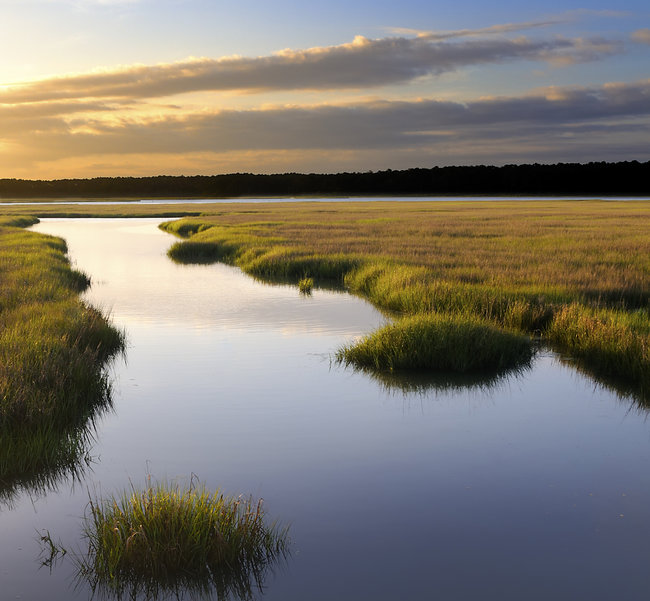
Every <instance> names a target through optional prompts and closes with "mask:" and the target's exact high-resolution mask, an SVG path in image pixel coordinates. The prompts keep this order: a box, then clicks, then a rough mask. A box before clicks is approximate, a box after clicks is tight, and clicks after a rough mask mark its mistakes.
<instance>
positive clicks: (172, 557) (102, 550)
mask: <svg viewBox="0 0 650 601" xmlns="http://www.w3.org/2000/svg"><path fill="white" fill-rule="evenodd" d="M84 531H85V536H86V539H87V540H88V553H87V554H86V555H84V556H82V557H81V558H80V559H79V560H78V563H79V569H80V570H79V571H80V575H81V576H82V577H83V578H85V579H86V580H88V581H90V583H91V584H92V588H93V590H96V589H98V588H99V589H101V590H103V591H112V592H117V593H119V594H120V595H122V594H124V593H126V592H128V593H129V594H130V596H131V598H135V595H136V593H138V592H147V593H153V592H156V593H160V594H163V593H165V592H169V591H174V590H186V591H187V590H189V591H193V592H204V593H205V594H206V596H207V597H209V596H210V595H209V594H208V593H209V592H210V591H211V590H216V592H217V598H219V599H225V598H230V597H229V595H233V596H234V598H241V599H248V598H252V593H253V590H254V589H255V588H258V589H260V588H261V585H262V581H263V577H264V573H265V571H266V570H267V569H268V568H269V567H270V566H271V565H272V564H273V563H275V562H276V561H277V560H278V559H279V558H281V557H283V556H284V555H285V554H286V553H287V545H288V542H287V529H286V528H280V527H278V526H277V525H275V524H268V523H267V522H266V518H265V512H264V510H263V508H262V501H261V500H259V501H253V500H252V499H250V498H242V497H227V496H224V495H223V494H222V493H220V492H219V491H215V492H209V491H207V490H206V489H205V487H203V486H190V487H189V488H181V487H180V486H178V485H169V484H165V483H159V484H152V483H151V482H149V483H148V484H147V486H146V487H145V488H144V489H142V490H137V489H135V488H134V487H132V488H131V489H129V490H126V491H124V492H123V493H122V494H120V495H118V496H116V497H110V498H108V499H104V500H98V499H91V501H90V504H89V512H88V515H87V516H86V523H85V527H84ZM147 598H158V596H157V595H152V596H151V597H150V596H147ZM202 598H203V597H202Z"/></svg>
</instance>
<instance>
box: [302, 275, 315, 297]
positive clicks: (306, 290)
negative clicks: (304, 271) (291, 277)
mask: <svg viewBox="0 0 650 601" xmlns="http://www.w3.org/2000/svg"><path fill="white" fill-rule="evenodd" d="M313 287H314V278H302V279H301V280H300V281H299V282H298V290H299V291H300V294H311V291H312V288H313Z"/></svg>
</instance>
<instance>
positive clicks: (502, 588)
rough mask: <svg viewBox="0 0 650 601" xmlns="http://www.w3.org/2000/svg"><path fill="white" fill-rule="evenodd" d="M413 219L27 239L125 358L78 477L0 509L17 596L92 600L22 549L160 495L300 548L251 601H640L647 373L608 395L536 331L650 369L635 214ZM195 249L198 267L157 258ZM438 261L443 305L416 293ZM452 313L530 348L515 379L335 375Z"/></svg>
mask: <svg viewBox="0 0 650 601" xmlns="http://www.w3.org/2000/svg"><path fill="white" fill-rule="evenodd" d="M416 204H417V205H420V206H419V208H417V209H415V208H412V205H408V204H406V205H401V206H397V204H396V203H389V204H386V203H383V204H381V203H377V205H375V204H374V203H363V205H361V204H359V205H355V204H354V203H351V204H350V205H349V206H348V205H346V210H347V211H351V212H352V214H353V217H351V214H350V213H348V214H347V215H346V216H345V219H343V218H341V216H340V215H338V216H337V212H336V210H335V209H333V208H330V207H329V206H327V205H323V204H321V203H318V206H313V207H312V208H311V209H307V208H305V207H303V206H302V205H300V207H298V208H296V207H292V208H290V209H284V208H283V206H282V203H272V204H270V205H269V206H265V207H250V206H246V205H245V204H244V205H241V204H240V205H238V207H237V209H236V210H228V209H226V208H224V207H223V206H220V207H218V208H215V207H212V208H211V209H210V211H207V212H208V213H210V212H211V214H208V215H202V216H196V217H192V218H190V219H189V220H185V221H178V222H172V223H171V224H169V225H163V227H164V228H166V229H167V230H169V231H173V232H175V233H177V234H181V235H182V236H184V237H185V238H188V241H181V242H180V243H175V240H174V238H173V237H172V236H170V235H169V234H168V233H165V232H164V231H161V229H160V228H159V226H160V225H161V224H162V223H164V222H166V221H168V219H162V218H160V217H156V218H146V219H114V218H109V217H104V218H101V219H97V218H92V219H42V221H41V223H39V224H38V225H35V226H33V228H32V230H33V231H36V232H40V233H47V234H52V235H55V236H58V237H61V238H63V239H65V240H66V241H67V246H68V249H69V256H70V258H71V260H72V263H73V267H75V269H77V270H79V271H80V272H83V273H85V274H87V275H88V276H89V277H90V279H91V281H92V285H91V287H90V288H88V289H87V290H86V291H85V292H84V293H83V298H84V301H85V302H86V303H87V304H88V306H89V307H94V308H96V309H98V310H99V311H101V312H103V313H104V314H110V316H111V321H112V323H113V325H114V328H116V330H117V331H119V332H124V336H125V339H126V344H125V351H124V353H123V354H117V355H115V356H114V358H113V360H112V362H111V363H110V364H109V365H108V367H107V370H106V371H105V377H106V378H107V379H108V380H107V381H109V382H110V399H107V401H108V400H109V401H110V402H106V403H104V404H101V405H100V406H99V408H98V409H97V410H96V411H95V412H94V413H93V414H92V415H90V416H87V418H86V419H85V422H84V423H85V424H86V425H88V427H87V428H85V429H83V436H82V440H83V452H82V453H80V455H81V456H82V458H83V461H81V462H79V461H76V459H75V458H73V465H74V466H79V467H80V469H77V470H76V471H75V470H67V469H63V470H59V471H57V470H53V471H49V472H47V474H49V475H48V477H47V478H45V479H40V480H38V483H37V484H35V483H34V481H33V480H30V479H25V480H24V481H22V482H21V483H20V486H14V487H13V489H11V493H12V494H11V495H8V496H7V501H6V502H5V503H4V504H3V505H2V506H1V507H0V531H1V532H2V541H3V542H2V546H1V548H0V559H1V561H2V566H3V567H2V583H3V590H4V591H6V593H5V594H6V595H7V597H8V598H13V597H16V596H18V595H21V596H22V597H23V598H30V599H41V598H43V599H69V598H79V599H85V598H88V597H89V596H90V594H91V588H90V587H89V585H88V584H87V583H84V582H79V581H78V580H75V570H74V565H73V563H72V562H70V561H67V560H66V558H65V557H64V558H62V559H61V560H60V561H58V562H57V564H56V565H54V566H53V567H52V569H51V570H49V569H47V567H46V568H42V567H40V564H39V560H38V554H39V549H38V544H37V543H36V542H35V536H34V533H35V532H43V531H48V532H51V533H52V535H53V536H55V538H56V539H57V540H60V542H61V544H62V545H63V546H64V547H65V548H66V549H74V548H81V547H82V546H83V542H82V535H83V533H82V530H81V527H80V526H81V518H82V517H83V515H84V513H85V511H87V506H88V502H89V500H88V499H89V492H88V491H89V490H92V491H97V490H100V491H104V492H105V493H107V494H108V495H109V496H110V494H112V493H113V492H114V491H115V490H122V489H124V488H125V486H126V485H128V483H129V482H135V483H136V484H138V483H139V482H141V481H143V480H144V477H145V474H147V473H151V474H154V475H155V476H156V477H158V478H160V479H166V480H170V481H180V482H189V481H191V479H192V478H193V475H194V474H196V475H197V476H198V477H199V478H200V479H201V481H202V482H205V483H206V485H207V486H208V488H210V489H212V490H214V489H220V490H223V491H224V492H226V493H227V494H231V495H235V496H236V495H240V494H243V495H248V494H251V495H253V496H254V497H255V498H261V497H263V498H264V504H265V507H266V508H267V510H268V513H269V515H271V516H273V518H277V519H278V520H279V521H280V523H285V524H290V530H289V533H290V552H289V553H288V554H287V557H286V561H285V562H283V563H281V564H278V565H274V566H272V569H269V570H268V571H267V572H265V573H264V574H263V576H264V578H263V582H260V584H261V586H262V587H263V593H262V592H256V591H254V595H255V596H260V597H263V598H264V599H270V600H275V599H284V600H287V599H289V600H291V599H316V600H318V599H332V598H337V599H344V600H345V599H350V600H352V599H370V598H372V599H380V600H381V599H396V598H413V599H428V598H432V597H434V596H441V597H442V598H450V599H451V598H453V599H470V598H475V597H478V596H479V595H480V596H482V597H487V598H499V599H520V598H522V597H525V598H530V599H548V598H550V597H552V598H556V599H573V598H576V597H578V598H580V597H590V598H593V599H603V600H604V599H611V598H615V597H616V598H625V599H644V598H646V597H647V592H648V590H650V588H649V587H650V577H649V576H648V574H647V570H646V569H645V564H646V563H647V561H646V560H647V557H648V553H649V552H650V542H649V541H650V536H648V535H649V534H650V532H649V531H650V509H648V508H649V507H650V478H649V477H648V473H649V471H648V463H649V462H650V436H649V433H650V431H649V430H648V420H647V411H648V410H647V405H646V400H645V396H644V395H645V393H644V388H643V382H644V378H645V377H646V375H644V374H646V370H647V367H644V364H643V362H642V361H641V363H640V365H641V367H638V366H637V367H635V368H634V369H637V370H640V372H638V373H640V374H641V376H640V377H638V378H637V377H636V376H634V373H637V372H630V373H631V374H632V375H630V374H623V375H622V376H621V374H620V373H619V374H618V375H616V377H614V376H612V374H611V373H610V372H609V371H608V369H603V368H602V364H601V363H599V362H598V361H596V362H593V361H592V362H591V363H589V362H588V363H583V362H581V359H582V358H581V356H580V354H579V353H577V352H575V351H574V350H572V349H571V347H569V345H568V344H566V343H564V342H562V344H560V342H557V344H556V345H555V346H554V343H555V342H556V340H555V339H554V338H551V336H550V335H549V336H547V337H546V338H544V339H543V337H540V335H539V332H541V330H542V328H545V327H546V326H547V325H548V324H549V323H552V321H551V320H552V319H555V318H556V317H557V316H559V317H560V318H561V319H564V320H566V321H567V322H568V323H571V324H576V323H577V324H580V323H581V322H580V320H581V319H582V320H585V319H586V320H587V321H588V320H589V319H591V320H592V321H588V325H589V324H590V327H598V324H606V325H612V324H613V325H612V327H613V328H614V327H615V328H619V329H615V333H614V334H611V336H613V337H616V338H617V340H618V339H620V338H621V335H620V332H621V331H622V330H621V329H620V327H622V326H621V323H623V326H625V328H627V329H626V330H625V331H626V332H628V335H629V336H630V337H631V338H630V342H629V344H628V346H631V347H634V345H635V344H638V345H640V346H641V347H642V346H643V345H642V343H639V342H638V341H639V340H641V341H642V340H644V338H643V337H644V336H647V329H646V328H647V325H646V321H644V319H645V317H646V314H645V313H644V311H647V298H648V297H647V293H648V290H647V287H648V279H647V275H648V267H647V260H648V255H647V254H645V250H646V249H647V245H648V244H649V242H648V237H647V233H644V232H647V230H646V229H645V226H646V225H647V219H648V209H647V208H646V206H647V205H644V203H628V204H627V205H626V206H627V207H628V208H626V209H617V210H613V208H612V205H611V204H607V203H602V204H599V203H593V204H592V206H589V207H588V210H586V209H585V206H586V205H585V204H584V203H582V204H581V203H571V204H567V205H562V213H561V214H558V210H557V206H556V205H549V203H538V204H533V205H528V207H527V211H528V214H529V215H530V218H529V219H525V218H524V216H523V214H522V215H520V216H519V217H518V215H517V211H514V215H513V210H512V208H511V207H510V205H507V204H506V203H497V204H496V205H494V206H491V207H490V209H491V211H490V212H489V213H483V214H480V212H472V211H471V210H470V209H469V208H467V207H466V206H465V205H463V204H462V203H460V204H459V205H458V207H456V211H455V212H454V210H453V209H454V207H451V208H450V207H441V208H438V209H435V210H431V209H429V207H428V206H424V205H421V203H414V204H413V206H415V205H416ZM439 204H443V203H439ZM23 209H24V207H23ZM106 210H107V211H108V212H109V213H110V210H122V208H119V207H118V208H114V209H108V208H107V209H106ZM202 210H203V209H202ZM415 211H420V212H419V213H416V212H415ZM423 211H424V213H423ZM435 211H438V213H437V214H436V215H438V216H440V217H444V218H445V219H446V221H445V220H443V219H439V220H438V226H437V229H436V230H435V235H433V234H431V233H430V232H431V229H432V225H431V223H432V222H431V221H429V222H427V223H425V222H424V220H423V214H425V213H435ZM450 212H451V214H450ZM288 213H290V214H291V219H288V218H287V214H288ZM397 213H399V214H400V216H401V222H402V225H401V226H399V227H397V228H395V226H394V223H395V222H396V221H399V219H396V215H397ZM409 213H412V217H413V218H412V219H411V220H409ZM459 215H461V217H462V218H461V217H459ZM429 216H431V215H429ZM506 219H508V220H509V221H507V223H506V225H505V226H504V221H505V220H506ZM517 219H519V221H517ZM324 220H325V223H324ZM468 220H469V221H470V222H472V223H473V228H472V229H469V228H468ZM513 220H514V221H513ZM513 223H517V226H516V227H515V226H513ZM386 224H389V225H391V228H388V229H387V228H386ZM477 224H478V225H477ZM594 224H598V225H600V226H601V227H600V228H599V229H598V230H596V229H594ZM23 225H25V224H23ZM353 225H354V227H353ZM476 227H478V228H479V232H480V234H481V235H480V236H477V235H476V232H477V230H476ZM499 228H500V229H499ZM504 229H505V230H506V231H507V232H508V236H507V237H505V238H504V237H503V235H501V236H500V235H499V231H503V230H504ZM314 232H316V233H317V235H314ZM427 232H429V234H428V235H425V234H426V233H427ZM518 232H523V233H522V234H521V235H518ZM540 232H541V235H540V234H539V233H540ZM621 232H625V235H621ZM407 234H408V235H407ZM382 236H384V238H383V239H382ZM386 236H388V238H386ZM563 236H565V237H566V236H569V237H571V238H572V239H573V240H578V241H581V244H580V245H578V246H576V245H575V244H574V245H573V246H572V247H571V248H570V246H571V245H569V244H568V243H564V242H563V240H564V239H565V238H563ZM423 238H426V239H427V241H428V243H429V244H434V243H435V244H436V245H437V246H436V247H435V249H433V250H431V249H429V250H426V252H425V250H424V249H423V248H422V243H421V240H422V239H423ZM193 239H194V240H193ZM387 239H390V240H391V241H392V242H391V244H392V246H391V245H390V244H386V240H387ZM410 241H414V242H410ZM486 241H487V246H486ZM192 242H194V243H197V244H204V245H205V246H204V247H203V248H202V251H201V252H205V253H207V255H205V254H203V255H199V256H198V260H197V255H196V253H194V254H192V253H190V255H188V256H189V258H190V263H189V264H188V262H187V258H188V256H186V257H185V258H184V262H183V261H180V262H179V261H178V258H179V257H178V255H176V256H174V253H175V251H173V250H172V251H171V252H170V254H171V256H172V257H174V258H175V259H176V261H172V260H171V259H170V258H169V257H168V256H167V255H168V251H169V250H170V247H172V248H173V247H174V245H175V244H177V245H178V244H179V246H176V248H177V249H178V248H182V246H183V245H184V244H189V243H192ZM443 242H445V243H447V244H446V245H445V244H443ZM380 247H381V248H380ZM185 248H186V249H187V247H185ZM382 248H383V249H384V250H382ZM341 249H343V251H342V250H341ZM400 249H402V251H400ZM488 250H490V251H491V253H492V254H491V255H488V254H487V251H488ZM605 250H606V252H605ZM445 251H446V252H445ZM176 252H177V251H176ZM544 253H546V255H545V254H544ZM548 253H551V254H552V260H550V261H549V260H548ZM368 257H372V260H371V261H368V260H367V258H368ZM449 257H454V265H453V266H452V267H453V278H447V281H446V283H447V284H449V286H448V287H446V288H445V287H440V286H438V287H437V288H436V287H433V288H431V287H430V284H431V280H430V278H431V276H430V273H431V271H432V270H433V271H435V272H436V273H438V274H440V273H441V270H442V269H443V267H444V266H443V263H444V262H445V261H447V262H449ZM495 257H496V259H495ZM544 257H546V260H543V259H544ZM287 258H288V259H289V260H287ZM181 259H183V257H181ZM215 259H219V260H220V261H222V262H217V263H215V262H213V261H214V260H215ZM390 260H392V261H396V260H397V261H398V262H399V265H398V267H399V268H398V269H395V268H394V265H393V264H391V262H390ZM223 261H225V262H226V263H230V264H224V262H223ZM567 265H572V266H573V268H572V269H570V270H567V269H565V268H566V266H567ZM269 266H270V267H269ZM242 269H243V270H244V271H246V272H247V273H248V274H250V275H247V273H244V272H243V271H242ZM561 272H562V273H561ZM251 276H255V277H251ZM307 277H309V278H313V288H312V287H310V292H309V293H308V294H305V293H302V294H301V293H300V291H299V289H298V285H297V284H298V280H299V279H300V278H307ZM343 278H346V280H345V284H346V285H347V290H352V291H354V292H356V293H357V294H360V295H361V296H363V297H365V298H370V299H372V301H373V302H374V303H375V304H376V305H377V306H379V307H382V309H383V310H384V311H389V313H382V312H380V311H379V310H377V309H376V308H375V307H373V306H372V305H371V304H370V303H369V302H368V301H367V300H365V299H364V298H361V297H359V296H353V295H351V294H349V292H346V291H344V290H343V289H342V287H341V284H342V283H343V281H342V280H343ZM271 279H273V280H274V281H271ZM506 281H507V282H509V283H510V284H511V288H510V289H509V290H508V291H507V292H508V294H507V295H503V296H498V295H497V297H496V298H497V300H498V301H499V302H495V301H494V299H495V296H494V295H492V296H489V294H490V293H491V291H494V289H495V288H496V287H497V285H498V287H499V289H500V290H503V289H504V288H505V282H506ZM451 283H454V284H455V285H456V286H455V289H456V290H457V289H458V288H459V287H460V288H461V292H462V294H461V295H458V294H456V293H454V294H452V293H450V291H449V290H450V289H451V288H454V286H451ZM409 287H410V288H411V289H410V290H409ZM79 288H82V287H79ZM542 288H543V292H544V294H543V296H544V300H543V301H542V300H540V289H542ZM391 291H392V292H391ZM395 291H402V294H401V295H400V294H397V293H395ZM403 291H406V292H403ZM459 296H462V302H463V303H465V305H466V304H467V303H468V302H469V304H472V303H474V305H473V306H480V307H489V310H488V311H486V312H485V314H484V315H482V316H481V319H483V320H488V321H489V322H490V323H489V327H492V328H499V331H500V332H503V333H504V335H506V334H507V335H508V336H516V337H517V339H518V340H519V339H520V338H521V336H522V333H523V332H525V333H527V335H528V336H531V334H532V338H531V340H532V343H531V345H532V348H533V349H534V353H532V355H531V356H530V357H529V361H527V362H526V363H525V365H523V366H522V367H519V368H515V369H511V370H508V369H506V370H502V371H501V372H499V373H498V374H494V373H483V372H481V371H479V372H477V373H474V372H473V373H465V372H464V371H463V370H460V371H461V373H456V374H449V373H446V372H443V373H437V374H434V375H427V374H422V373H419V372H418V373H415V374H408V373H407V374H404V373H401V372H399V370H397V371H395V370H390V369H388V370H386V369H384V370H379V371H376V370H371V371H367V370H364V369H354V368H353V367H352V366H347V367H346V366H345V364H344V363H342V362H339V361H337V360H336V355H337V352H339V351H340V350H341V349H342V348H344V347H345V346H346V345H350V346H352V345H354V344H356V342H357V341H358V340H359V339H361V338H362V337H364V336H366V335H369V334H372V333H373V332H376V331H377V330H378V328H380V327H382V326H384V325H386V324H387V323H388V322H390V321H393V320H394V319H395V315H396V311H397V312H399V313H400V314H404V313H406V314H408V313H413V314H414V315H417V314H418V313H420V312H421V305H420V304H418V303H424V304H426V303H428V305H427V306H428V307H430V306H431V304H432V303H438V304H440V303H442V302H443V301H444V302H446V303H448V306H450V307H453V306H454V303H456V304H458V303H459V302H461V301H459V300H458V298H459ZM486 298H489V299H491V300H490V302H489V303H486V302H485V299H486ZM513 298H514V302H511V299H513ZM467 299H469V301H468V300H467ZM549 299H550V300H549ZM508 303H510V304H508ZM549 311H553V314H552V315H550V314H549ZM568 311H573V312H574V313H573V314H570V313H569V314H567V313H566V312H568ZM558 323H561V322H560V321H558ZM593 324H596V326H593ZM480 325H481V327H484V325H485V324H484V323H481V324H480ZM556 327H557V328H559V326H556ZM562 331H566V328H563V329H562ZM573 337H574V338H580V330H578V332H577V333H576V334H575V335H574V336H573ZM558 341H559V335H558ZM607 356H608V357H609V355H607ZM633 364H634V363H633ZM607 365H609V364H607ZM637 365H638V364H637ZM594 373H595V375H596V377H594ZM639 384H640V385H639ZM82 425H83V424H82ZM36 471H38V470H36Z"/></svg>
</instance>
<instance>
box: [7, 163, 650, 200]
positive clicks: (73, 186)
mask: <svg viewBox="0 0 650 601" xmlns="http://www.w3.org/2000/svg"><path fill="white" fill-rule="evenodd" d="M377 196H379V197H404V198H408V197H427V198H436V197H453V196H459V197H467V196H471V197H495V196H496V197H512V198H513V199H517V198H521V197H534V198H536V199H542V198H549V197H571V198H580V197H589V198H602V197H639V196H640V197H645V196H650V161H648V162H645V163H641V162H638V161H624V162H618V163H605V162H602V163H585V164H581V163H557V164H554V165H542V164H532V165H504V166H500V167H497V166H489V165H475V166H453V167H432V168H427V169H425V168H417V169H404V170H392V169H387V170H384V171H367V172H363V173H361V172H354V173H348V172H343V173H333V174H327V173H281V174H272V175H263V174H252V173H230V174H224V175H193V176H185V175H178V176H171V175H158V176H151V177H96V178H92V179H58V180H25V179H0V200H2V201H5V202H7V201H9V200H15V201H18V200H25V199H41V200H46V199H65V198H67V199H79V198H84V199H87V200H91V199H97V200H105V199H120V200H123V201H127V200H133V201H136V200H142V199H159V200H164V199H170V198H174V199H186V200H189V199H211V200H213V201H214V202H218V201H221V200H224V201H225V200H232V199H235V198H236V199H247V200H249V201H250V199H260V200H262V199H268V200H278V199H286V198H294V197H295V198H298V199H300V200H309V199H310V198H314V197H319V198H332V199H336V198H341V197H351V198H359V197H368V198H370V197H377Z"/></svg>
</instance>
